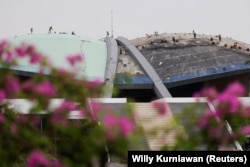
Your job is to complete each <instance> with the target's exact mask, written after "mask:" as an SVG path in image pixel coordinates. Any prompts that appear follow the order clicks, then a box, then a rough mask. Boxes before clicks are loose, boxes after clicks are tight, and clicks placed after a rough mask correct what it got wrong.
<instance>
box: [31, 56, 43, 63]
mask: <svg viewBox="0 0 250 167" xmlns="http://www.w3.org/2000/svg"><path fill="white" fill-rule="evenodd" d="M41 60H42V56H41V55H40V54H38V53H33V54H31V55H30V63H31V64H37V63H40V62H41Z"/></svg>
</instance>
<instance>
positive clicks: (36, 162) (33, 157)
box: [27, 150, 50, 167]
mask: <svg viewBox="0 0 250 167" xmlns="http://www.w3.org/2000/svg"><path fill="white" fill-rule="evenodd" d="M49 164H50V163H49V160H48V159H47V158H46V157H45V156H44V154H43V153H42V152H41V151H39V150H36V151H33V152H32V153H31V154H30V155H29V156H28V158H27V166H28V167H47V166H49Z"/></svg>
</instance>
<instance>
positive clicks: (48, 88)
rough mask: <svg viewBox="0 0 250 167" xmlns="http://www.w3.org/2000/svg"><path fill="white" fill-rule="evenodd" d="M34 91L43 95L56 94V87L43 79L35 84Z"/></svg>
mask: <svg viewBox="0 0 250 167" xmlns="http://www.w3.org/2000/svg"><path fill="white" fill-rule="evenodd" d="M34 89H35V91H36V92H37V93H40V94H42V95H45V96H54V95H56V89H55V87H54V86H53V85H52V84H51V82H49V81H44V82H42V83H40V84H38V85H36V86H35V88H34Z"/></svg>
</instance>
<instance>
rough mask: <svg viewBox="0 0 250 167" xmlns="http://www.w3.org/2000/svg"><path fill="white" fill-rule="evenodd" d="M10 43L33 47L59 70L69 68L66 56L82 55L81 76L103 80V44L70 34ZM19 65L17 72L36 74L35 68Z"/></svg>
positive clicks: (16, 40) (17, 39)
mask: <svg viewBox="0 0 250 167" xmlns="http://www.w3.org/2000/svg"><path fill="white" fill-rule="evenodd" d="M11 42H12V43H14V44H20V43H26V44H31V45H34V46H35V47H36V49H37V50H38V51H39V52H41V53H42V54H43V55H45V56H46V57H47V58H48V60H49V61H50V62H51V63H52V64H53V65H55V66H56V67H60V68H66V69H69V68H70V65H69V64H68V63H67V60H66V57H67V56H69V55H72V54H82V55H83V56H84V59H85V61H83V62H82V64H80V65H79V68H80V69H81V72H80V73H81V75H82V76H84V77H86V78H87V79H90V80H92V79H100V80H104V74H105V66H106V60H107V49H106V44H105V42H101V41H98V40H93V39H90V38H86V37H79V36H76V35H70V34H38V35H36V34H34V35H24V36H18V37H14V38H13V39H11ZM19 63H20V65H21V66H19V67H18V70H20V71H25V72H37V70H38V69H37V68H36V66H32V65H30V64H28V63H27V62H25V61H23V60H22V61H20V62H19ZM96 67H98V68H96Z"/></svg>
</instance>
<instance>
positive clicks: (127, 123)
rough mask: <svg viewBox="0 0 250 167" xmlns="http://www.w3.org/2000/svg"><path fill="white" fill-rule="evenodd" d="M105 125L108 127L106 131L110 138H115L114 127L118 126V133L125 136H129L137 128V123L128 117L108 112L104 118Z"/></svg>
mask: <svg viewBox="0 0 250 167" xmlns="http://www.w3.org/2000/svg"><path fill="white" fill-rule="evenodd" d="M103 125H104V127H105V128H106V133H107V136H108V137H109V138H111V139H112V138H114V133H115V132H114V128H115V127H117V128H118V133H121V134H122V135H123V136H124V137H128V136H129V135H130V134H131V132H132V131H133V130H134V129H135V125H134V124H133V123H132V121H131V120H129V119H128V117H125V116H120V117H119V116H115V115H113V114H110V113H109V114H106V115H105V117H104V119H103Z"/></svg>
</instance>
